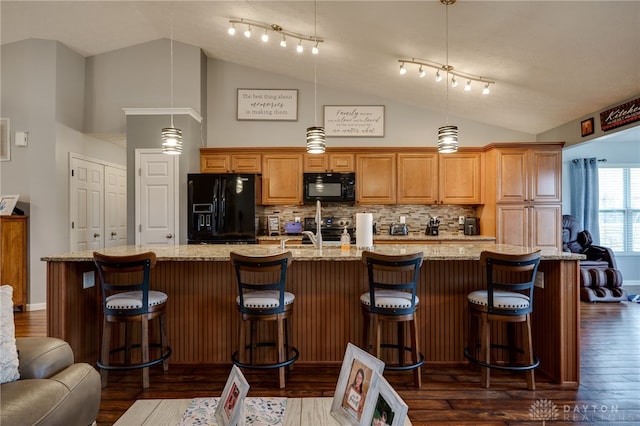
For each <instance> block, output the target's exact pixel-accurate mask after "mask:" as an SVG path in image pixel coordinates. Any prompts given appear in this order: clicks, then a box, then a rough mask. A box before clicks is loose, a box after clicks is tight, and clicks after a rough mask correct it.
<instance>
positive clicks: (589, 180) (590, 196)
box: [571, 157, 600, 244]
mask: <svg viewBox="0 0 640 426" xmlns="http://www.w3.org/2000/svg"><path fill="white" fill-rule="evenodd" d="M598 203H599V193H598V160H597V159H596V158H595V157H592V158H576V159H574V160H572V161H571V214H572V215H573V216H574V217H575V218H576V219H577V220H578V223H580V224H581V225H582V227H583V229H586V230H588V231H589V232H590V233H591V236H592V238H593V242H594V244H598V243H599V242H600V225H599V221H598Z"/></svg>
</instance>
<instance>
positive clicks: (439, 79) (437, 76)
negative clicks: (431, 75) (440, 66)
mask: <svg viewBox="0 0 640 426" xmlns="http://www.w3.org/2000/svg"><path fill="white" fill-rule="evenodd" d="M436 81H437V82H441V81H442V76H441V75H440V70H437V71H436Z"/></svg>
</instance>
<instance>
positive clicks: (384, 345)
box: [380, 343, 424, 371]
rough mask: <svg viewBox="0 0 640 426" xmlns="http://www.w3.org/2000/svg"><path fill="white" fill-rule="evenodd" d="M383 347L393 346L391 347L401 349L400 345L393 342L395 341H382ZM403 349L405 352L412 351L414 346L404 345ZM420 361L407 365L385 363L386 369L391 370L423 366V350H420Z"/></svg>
mask: <svg viewBox="0 0 640 426" xmlns="http://www.w3.org/2000/svg"><path fill="white" fill-rule="evenodd" d="M380 347H381V348H391V349H400V346H399V345H396V344H393V343H381V344H380ZM402 350H404V351H405V352H412V351H413V348H411V347H408V346H404V347H403V348H402ZM418 358H419V359H418V362H416V363H415V364H406V365H389V364H386V363H385V366H384V369H385V370H390V371H408V370H413V369H416V368H418V367H422V365H423V364H424V355H423V354H422V352H418Z"/></svg>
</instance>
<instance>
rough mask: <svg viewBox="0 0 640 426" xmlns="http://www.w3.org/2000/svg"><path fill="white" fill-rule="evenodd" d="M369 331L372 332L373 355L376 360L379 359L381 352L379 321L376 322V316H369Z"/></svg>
mask: <svg viewBox="0 0 640 426" xmlns="http://www.w3.org/2000/svg"><path fill="white" fill-rule="evenodd" d="M370 321H371V329H372V330H373V339H374V344H373V346H374V354H375V355H376V358H378V359H381V356H382V350H381V347H380V321H378V314H371V319H370Z"/></svg>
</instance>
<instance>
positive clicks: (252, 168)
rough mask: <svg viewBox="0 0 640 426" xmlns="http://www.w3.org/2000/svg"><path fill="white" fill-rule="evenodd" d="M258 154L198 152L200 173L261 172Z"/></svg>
mask: <svg viewBox="0 0 640 426" xmlns="http://www.w3.org/2000/svg"><path fill="white" fill-rule="evenodd" d="M261 171H262V162H261V156H260V154H255V153H246V154H245V153H238V154H213V153H202V152H201V153H200V172H201V173H261Z"/></svg>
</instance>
